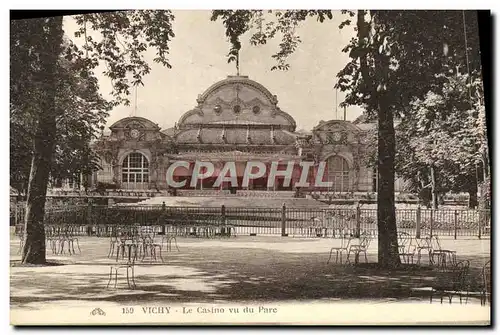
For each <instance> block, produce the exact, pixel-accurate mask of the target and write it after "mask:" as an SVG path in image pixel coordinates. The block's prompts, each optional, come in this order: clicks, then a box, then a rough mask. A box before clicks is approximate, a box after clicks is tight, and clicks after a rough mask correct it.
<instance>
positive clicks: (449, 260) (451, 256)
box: [430, 235, 457, 269]
mask: <svg viewBox="0 0 500 335" xmlns="http://www.w3.org/2000/svg"><path fill="white" fill-rule="evenodd" d="M431 247H432V249H431V252H430V256H431V258H430V259H431V264H435V263H436V262H435V259H434V256H437V257H438V259H437V266H438V267H440V268H443V269H444V268H447V267H448V266H449V265H451V266H453V265H455V264H456V262H457V252H456V251H454V250H448V249H443V248H441V243H440V242H439V237H438V236H437V235H435V236H433V237H432V239H431Z"/></svg>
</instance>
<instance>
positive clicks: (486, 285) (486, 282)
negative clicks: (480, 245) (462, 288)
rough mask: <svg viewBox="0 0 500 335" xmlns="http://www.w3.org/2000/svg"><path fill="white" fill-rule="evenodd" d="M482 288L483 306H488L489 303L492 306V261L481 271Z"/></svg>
mask: <svg viewBox="0 0 500 335" xmlns="http://www.w3.org/2000/svg"><path fill="white" fill-rule="evenodd" d="M481 275H482V288H481V305H483V306H484V305H486V302H487V301H488V303H489V304H491V261H488V262H486V264H485V265H484V266H483V269H482V271H481Z"/></svg>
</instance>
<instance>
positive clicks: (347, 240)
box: [340, 234, 353, 249]
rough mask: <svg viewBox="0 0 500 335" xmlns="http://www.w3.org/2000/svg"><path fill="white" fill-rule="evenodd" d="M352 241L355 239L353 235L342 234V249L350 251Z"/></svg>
mask: <svg viewBox="0 0 500 335" xmlns="http://www.w3.org/2000/svg"><path fill="white" fill-rule="evenodd" d="M352 239H353V237H352V235H351V234H342V237H341V239H340V247H341V248H346V249H348V248H349V245H350V244H351V241H352Z"/></svg>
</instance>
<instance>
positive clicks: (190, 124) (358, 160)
mask: <svg viewBox="0 0 500 335" xmlns="http://www.w3.org/2000/svg"><path fill="white" fill-rule="evenodd" d="M196 102H197V105H196V107H194V108H193V109H192V110H190V111H187V112H186V113H185V114H184V115H183V116H182V117H181V118H180V120H179V121H178V122H177V123H176V125H175V126H174V127H173V128H169V129H165V130H161V129H160V127H159V126H158V125H157V124H155V123H154V122H152V121H150V120H147V119H145V118H141V117H127V118H124V119H121V120H119V121H118V122H116V123H115V124H113V125H112V126H111V127H110V131H111V134H110V135H107V136H102V137H101V138H100V139H99V140H98V141H97V142H96V143H95V144H94V148H95V150H96V151H97V152H98V154H99V156H100V157H101V166H102V170H100V171H97V172H96V173H95V174H94V175H93V176H92V182H91V183H92V186H94V187H95V186H96V185H97V184H99V183H102V184H113V185H114V186H115V187H116V188H119V189H143V190H144V189H150V190H153V189H156V190H165V189H168V187H169V186H168V185H167V182H166V173H167V169H168V167H169V166H170V165H171V164H173V163H175V162H178V161H188V162H191V164H190V165H189V167H178V168H176V169H175V170H174V175H173V178H174V180H175V181H183V180H186V185H185V186H184V187H183V188H191V189H213V188H214V182H215V180H216V178H217V176H218V174H219V173H220V172H221V169H222V168H223V166H224V164H225V163H226V162H235V164H236V172H237V178H238V185H241V180H242V179H243V175H244V169H245V166H246V163H247V162H249V161H256V162H262V163H264V164H266V167H268V168H267V169H266V174H265V175H264V176H262V177H261V178H258V179H255V180H252V181H251V182H250V184H249V185H248V186H247V187H242V186H238V187H237V189H241V188H245V189H250V190H270V187H268V183H267V181H268V176H269V171H270V167H271V164H272V162H278V163H277V164H278V169H279V170H282V169H286V164H287V163H288V162H291V161H293V162H296V163H297V166H298V165H299V164H300V162H303V161H307V162H312V163H311V164H313V166H314V168H312V169H311V171H310V176H308V180H311V181H312V180H314V178H315V177H316V174H317V172H318V171H317V166H319V163H320V162H326V170H325V173H324V178H323V180H324V181H330V182H332V185H331V186H330V187H326V188H323V189H321V190H326V191H333V192H372V191H376V175H375V174H374V170H373V168H372V167H370V166H368V163H367V150H368V149H367V148H368V144H369V143H367V141H368V136H367V132H368V131H369V130H370V129H373V125H370V124H359V125H357V124H353V123H351V122H349V121H344V120H331V121H326V122H325V121H321V122H319V124H318V125H317V126H316V127H314V129H312V130H311V131H310V132H307V133H303V132H297V125H296V122H295V120H294V119H293V117H292V116H291V115H289V114H287V113H286V112H285V111H282V110H281V109H280V108H279V106H278V99H277V97H276V96H275V95H273V94H272V93H271V92H269V90H268V89H267V88H265V87H264V86H262V85H261V84H259V83H257V82H255V81H253V80H251V79H249V78H248V77H246V76H229V77H227V78H226V79H224V80H222V81H219V82H217V83H215V84H213V85H212V86H211V87H209V88H208V89H207V90H206V91H205V92H203V93H202V94H201V95H199V96H198V99H197V100H196ZM195 161H205V162H211V163H213V165H214V167H215V169H214V173H213V174H212V176H211V177H209V178H206V179H204V180H202V181H199V182H197V183H196V184H195V185H191V179H190V178H191V176H192V169H193V168H194V162H195ZM275 164H276V163H275ZM282 165H283V166H282ZM299 178H300V169H298V170H297V169H295V168H294V171H293V173H292V180H291V183H290V185H287V184H286V183H285V182H284V178H283V177H277V178H276V182H275V184H274V185H273V187H272V190H294V189H295V185H296V184H297V182H298V180H299ZM232 188H233V187H231V185H230V184H229V183H222V184H221V185H219V186H218V189H232ZM316 190H318V188H316Z"/></svg>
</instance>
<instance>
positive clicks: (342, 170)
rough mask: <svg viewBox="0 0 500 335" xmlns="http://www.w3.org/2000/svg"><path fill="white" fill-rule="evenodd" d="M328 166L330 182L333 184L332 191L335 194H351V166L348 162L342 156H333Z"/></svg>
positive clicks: (329, 159)
mask: <svg viewBox="0 0 500 335" xmlns="http://www.w3.org/2000/svg"><path fill="white" fill-rule="evenodd" d="M326 165H327V167H328V181H330V182H332V183H333V185H332V187H331V188H330V189H331V190H332V191H335V192H349V191H350V183H349V165H348V164H347V161H346V160H345V159H344V158H342V157H340V156H332V157H330V158H328V161H327V163H326Z"/></svg>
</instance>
